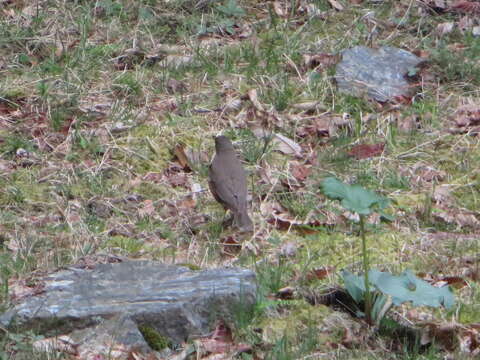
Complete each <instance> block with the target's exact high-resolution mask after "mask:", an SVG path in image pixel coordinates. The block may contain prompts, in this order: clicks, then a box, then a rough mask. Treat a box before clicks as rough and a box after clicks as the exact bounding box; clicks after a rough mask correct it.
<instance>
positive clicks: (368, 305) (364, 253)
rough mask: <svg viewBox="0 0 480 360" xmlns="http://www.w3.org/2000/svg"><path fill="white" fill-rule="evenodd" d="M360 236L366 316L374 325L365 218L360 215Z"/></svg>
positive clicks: (368, 321)
mask: <svg viewBox="0 0 480 360" xmlns="http://www.w3.org/2000/svg"><path fill="white" fill-rule="evenodd" d="M359 216H360V236H361V238H362V257H363V271H364V276H365V277H364V278H365V316H366V318H367V323H369V324H370V325H371V324H372V296H371V293H370V282H369V280H368V271H369V268H370V266H369V263H368V253H367V238H366V237H365V216H364V215H360V214H359Z"/></svg>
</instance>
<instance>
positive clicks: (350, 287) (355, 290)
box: [341, 270, 365, 303]
mask: <svg viewBox="0 0 480 360" xmlns="http://www.w3.org/2000/svg"><path fill="white" fill-rule="evenodd" d="M341 275H342V278H343V282H344V283H345V288H346V289H347V291H348V293H349V294H350V296H351V297H352V298H353V300H355V302H356V303H360V302H361V301H363V298H364V296H365V295H364V294H365V282H364V280H363V276H357V275H354V274H352V273H351V272H350V271H347V270H342V271H341Z"/></svg>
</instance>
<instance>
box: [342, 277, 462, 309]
mask: <svg viewBox="0 0 480 360" xmlns="http://www.w3.org/2000/svg"><path fill="white" fill-rule="evenodd" d="M341 275H342V277H343V281H344V282H345V288H346V289H347V291H348V293H349V294H350V296H351V297H352V298H353V299H354V300H355V301H356V302H357V303H358V302H360V301H363V299H364V297H365V285H364V281H365V280H364V277H363V275H361V276H357V275H354V274H352V273H350V272H349V271H346V270H343V271H342V272H341ZM368 280H369V283H370V284H372V290H374V291H375V290H376V291H379V292H380V293H383V294H385V295H388V296H390V297H391V298H392V302H393V304H395V305H400V304H402V303H404V302H408V301H411V302H412V303H413V305H414V306H432V307H440V306H441V305H443V306H445V307H446V308H449V307H451V306H453V305H454V304H455V297H454V295H453V293H452V292H451V291H450V289H449V287H448V286H444V287H441V288H437V287H435V286H432V285H430V284H429V283H427V282H426V281H423V280H421V279H419V278H417V277H416V276H415V275H414V274H413V273H412V272H411V271H410V270H406V271H405V272H404V273H403V274H401V275H398V276H396V275H392V274H390V273H387V272H381V271H378V270H375V269H372V270H370V271H369V272H368ZM382 301H383V300H382ZM378 306H379V307H383V305H381V304H379V305H378ZM380 310H381V309H380V308H379V309H378V311H380Z"/></svg>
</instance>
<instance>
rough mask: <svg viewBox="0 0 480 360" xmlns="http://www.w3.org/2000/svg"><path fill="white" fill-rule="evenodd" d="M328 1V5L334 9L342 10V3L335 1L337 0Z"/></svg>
mask: <svg viewBox="0 0 480 360" xmlns="http://www.w3.org/2000/svg"><path fill="white" fill-rule="evenodd" d="M328 2H329V3H330V5H332V7H333V8H334V9H335V10H338V11H342V10H343V5H342V4H341V3H340V2H339V1H337V0H328Z"/></svg>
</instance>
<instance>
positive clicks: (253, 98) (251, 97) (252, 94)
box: [247, 89, 265, 111]
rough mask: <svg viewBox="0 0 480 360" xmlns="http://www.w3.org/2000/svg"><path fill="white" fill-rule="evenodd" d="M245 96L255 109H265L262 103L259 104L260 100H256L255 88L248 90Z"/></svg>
mask: <svg viewBox="0 0 480 360" xmlns="http://www.w3.org/2000/svg"><path fill="white" fill-rule="evenodd" d="M247 96H248V99H249V100H250V101H251V102H252V104H253V106H254V107H255V109H257V110H258V111H265V110H264V109H263V106H262V104H260V101H258V94H257V90H256V89H250V90H248V93H247Z"/></svg>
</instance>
